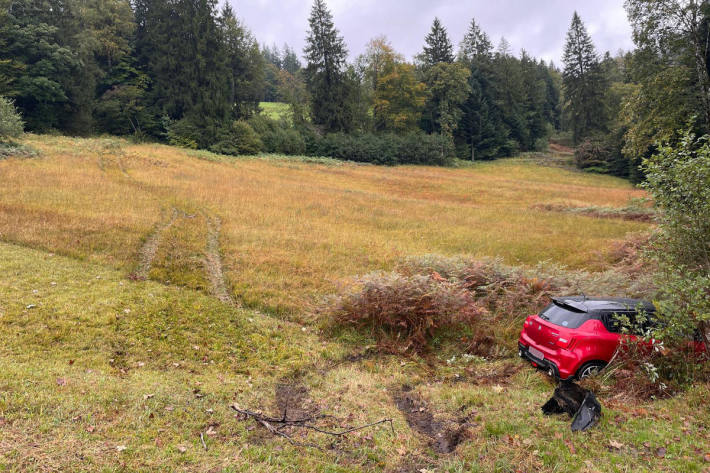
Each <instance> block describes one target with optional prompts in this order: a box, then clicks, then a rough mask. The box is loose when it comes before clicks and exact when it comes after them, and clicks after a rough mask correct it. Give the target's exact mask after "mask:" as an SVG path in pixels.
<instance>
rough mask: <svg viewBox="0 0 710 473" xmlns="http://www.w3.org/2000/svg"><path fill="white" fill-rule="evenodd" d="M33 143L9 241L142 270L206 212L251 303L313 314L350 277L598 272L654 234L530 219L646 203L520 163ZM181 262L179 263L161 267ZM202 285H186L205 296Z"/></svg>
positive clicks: (9, 222)
mask: <svg viewBox="0 0 710 473" xmlns="http://www.w3.org/2000/svg"><path fill="white" fill-rule="evenodd" d="M26 141H27V143H28V144H30V145H31V146H33V147H35V148H37V149H38V150H40V152H41V157H40V158H37V159H28V160H12V159H10V160H7V161H4V162H0V176H2V186H0V235H1V236H0V238H1V239H2V240H4V241H8V242H17V243H21V244H23V245H29V246H32V247H36V248H42V249H46V250H49V251H53V252H57V253H60V254H66V255H70V256H73V257H79V258H85V259H88V260H93V261H97V262H101V263H108V264H111V265H113V266H114V267H117V268H121V269H125V270H127V271H130V270H132V269H134V268H135V267H136V266H137V265H138V259H139V255H138V251H139V249H140V247H141V244H142V242H143V241H144V240H145V239H146V238H147V237H148V235H150V234H151V232H152V231H153V229H154V228H155V227H156V225H157V224H158V222H159V221H160V219H161V218H163V217H164V215H165V214H166V212H167V213H169V212H170V211H172V209H173V208H176V209H178V210H180V211H181V212H183V211H184V212H187V213H194V214H196V215H197V219H198V220H199V219H204V218H203V216H202V214H203V213H205V212H207V213H209V214H212V215H215V216H219V217H220V218H221V220H222V233H221V235H220V240H221V245H222V248H221V249H222V253H223V257H224V263H225V267H226V275H227V277H228V279H229V281H230V283H231V286H232V289H233V291H234V293H235V295H236V296H237V298H238V299H242V300H244V301H245V302H246V303H247V304H249V305H251V304H254V305H259V306H261V307H264V308H269V309H271V310H275V311H278V312H282V311H291V310H293V309H294V308H302V307H303V306H304V304H307V303H310V302H312V301H313V300H314V298H315V297H317V296H318V295H319V294H323V293H324V292H327V291H329V290H331V289H332V288H333V285H334V283H335V282H336V281H337V280H338V279H340V278H343V277H347V276H350V275H353V274H361V273H363V272H367V271H370V270H373V269H378V268H388V267H390V266H391V265H392V264H393V262H394V261H395V260H396V259H397V258H400V257H402V256H406V255H418V254H426V253H441V254H444V255H451V254H465V255H472V256H484V255H485V256H501V257H503V258H504V259H505V260H506V262H508V263H514V264H534V263H536V262H538V261H541V260H552V261H555V262H559V263H563V264H566V265H569V266H571V267H585V266H588V263H589V261H590V260H591V259H593V258H594V255H595V254H596V253H597V252H599V251H600V250H603V249H605V248H606V247H607V246H608V245H609V243H610V242H611V241H612V240H615V239H620V238H623V237H624V235H625V234H627V233H628V232H632V231H638V230H641V229H644V228H645V225H643V224H639V223H632V222H624V221H616V220H598V219H593V218H588V217H583V216H575V215H566V214H556V213H551V212H544V211H536V210H531V209H530V206H531V205H533V204H537V203H548V202H566V203H571V204H575V205H581V204H584V205H602V206H612V207H614V206H623V205H625V204H626V203H627V202H628V200H629V198H631V197H639V196H642V195H643V193H642V191H639V190H635V189H633V188H632V187H631V186H630V185H629V184H628V183H626V182H624V181H622V180H619V179H615V178H612V177H603V176H597V175H588V174H582V173H575V172H570V171H566V170H562V169H557V168H552V167H542V166H537V165H534V164H530V163H525V162H523V161H521V160H503V161H498V162H494V163H487V164H479V165H477V166H474V167H471V168H463V169H446V168H435V167H414V166H404V167H396V168H385V167H377V166H362V165H355V164H349V163H323V164H318V163H304V162H300V161H298V160H288V159H282V160H279V159H273V158H270V159H254V158H252V159H228V158H224V157H219V156H216V155H210V154H209V153H200V152H190V151H185V150H181V149H178V148H173V147H168V146H160V145H132V144H130V143H129V142H126V141H123V140H119V139H88V140H87V139H72V138H66V137H45V136H43V137H39V136H31V135H30V136H29V137H27V139H26ZM200 158H204V159H200ZM220 161H221V162H220ZM180 226H183V227H185V221H184V219H183V224H182V225H180ZM180 226H178V225H176V228H172V229H171V231H172V232H173V233H174V232H175V231H179V228H177V227H180ZM187 227H190V228H188V231H187V233H189V238H185V240H187V241H189V242H190V243H189V244H190V245H192V248H190V249H182V250H179V251H182V252H183V253H184V252H185V251H188V252H192V253H193V254H197V253H199V251H200V250H201V248H200V245H201V244H202V243H201V242H200V241H199V238H197V237H196V235H197V234H199V232H200V230H199V229H198V228H195V225H194V224H189V223H188V224H187ZM203 231H204V230H203ZM167 236H169V235H167ZM193 237H194V238H193ZM175 241H178V240H175ZM167 251H168V250H166V249H163V250H160V251H159V252H158V253H159V254H158V257H160V255H161V254H163V257H165V253H166V252H167ZM172 251H178V250H175V249H173V250H172ZM166 264H167V265H168V266H169V265H170V264H173V266H174V265H175V264H176V263H175V262H174V261H173V262H167V263H159V262H158V263H157V265H156V267H161V265H162V267H165V265H166ZM163 273H165V271H162V272H161V271H158V270H156V271H153V276H156V277H157V278H158V279H160V278H164V277H165V274H163ZM188 279H189V278H186V277H176V279H175V280H177V281H183V282H186V283H187V284H188V285H191V286H193V287H196V286H200V285H201V281H199V280H193V281H190V280H188Z"/></svg>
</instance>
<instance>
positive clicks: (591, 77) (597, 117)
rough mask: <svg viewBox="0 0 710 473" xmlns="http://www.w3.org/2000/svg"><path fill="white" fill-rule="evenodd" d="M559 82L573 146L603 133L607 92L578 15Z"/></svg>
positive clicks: (566, 44)
mask: <svg viewBox="0 0 710 473" xmlns="http://www.w3.org/2000/svg"><path fill="white" fill-rule="evenodd" d="M562 60H563V62H564V64H565V68H564V71H563V73H562V81H563V87H564V94H565V104H564V107H565V112H566V113H567V115H568V119H569V122H570V125H571V127H572V135H573V138H574V142H575V143H579V142H580V140H581V139H582V138H584V137H586V136H589V135H591V134H593V133H594V132H600V131H604V130H605V126H606V121H607V118H606V111H605V103H604V96H605V95H606V91H607V88H608V84H607V80H606V77H605V75H604V71H603V69H602V68H601V65H600V62H599V57H598V56H597V53H596V50H595V48H594V44H593V43H592V39H591V38H590V37H589V34H588V33H587V30H586V28H585V27H584V24H583V23H582V19H581V18H580V17H579V15H578V14H577V12H575V13H574V16H573V17H572V24H571V25H570V28H569V31H568V32H567V41H566V43H565V49H564V56H563V59H562Z"/></svg>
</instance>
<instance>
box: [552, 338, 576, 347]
mask: <svg viewBox="0 0 710 473" xmlns="http://www.w3.org/2000/svg"><path fill="white" fill-rule="evenodd" d="M572 342H574V338H564V337H560V338H558V339H557V342H555V345H557V346H558V347H560V348H565V349H566V348H569V347H571V346H572Z"/></svg>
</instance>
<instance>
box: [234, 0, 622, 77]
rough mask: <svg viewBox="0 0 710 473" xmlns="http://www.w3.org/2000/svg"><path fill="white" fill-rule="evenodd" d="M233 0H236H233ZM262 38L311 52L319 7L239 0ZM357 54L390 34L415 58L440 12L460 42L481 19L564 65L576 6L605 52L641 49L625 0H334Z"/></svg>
mask: <svg viewBox="0 0 710 473" xmlns="http://www.w3.org/2000/svg"><path fill="white" fill-rule="evenodd" d="M228 1H229V0H228ZM231 1H232V6H233V7H234V8H235V10H236V12H237V15H238V16H239V17H240V18H242V19H243V20H244V22H245V23H246V25H247V26H248V27H249V28H250V29H251V31H252V32H253V33H254V36H255V37H256V38H257V39H258V40H259V42H261V43H264V44H277V45H279V46H281V45H283V44H284V43H288V44H289V45H291V46H292V47H293V48H294V49H295V50H296V51H297V52H300V51H302V50H303V45H304V42H305V37H306V30H307V27H308V24H307V20H308V14H309V12H310V8H311V2H310V1H308V0H238V1H237V0H231ZM327 3H328V6H329V8H330V9H331V11H332V12H333V16H334V20H335V24H336V26H337V28H338V29H339V30H340V32H341V34H342V35H343V36H344V37H345V41H346V43H347V45H348V48H349V50H350V56H351V58H353V57H355V56H357V55H358V54H360V53H362V52H363V51H364V49H365V45H366V44H367V42H368V41H369V40H370V39H371V38H373V37H375V36H378V35H383V34H384V35H385V36H387V38H388V39H389V40H390V41H391V42H392V45H393V46H394V48H395V49H396V50H397V51H398V52H400V53H402V54H404V55H405V56H406V57H408V58H412V57H413V56H414V55H416V54H418V53H419V52H420V51H421V49H422V45H423V43H424V36H425V35H426V34H427V32H428V31H429V28H430V26H431V23H432V21H433V19H434V17H435V16H438V17H439V18H440V19H441V21H442V22H443V23H444V25H445V26H446V27H447V29H448V31H449V36H450V37H451V40H452V41H453V42H454V44H455V45H457V44H458V42H459V41H460V40H461V38H462V37H463V35H464V33H465V32H466V28H467V27H468V24H469V22H470V20H471V18H475V19H476V21H477V22H478V23H479V24H480V25H481V27H482V28H483V29H484V31H486V32H487V33H488V34H489V35H490V36H491V39H492V40H493V43H494V44H497V43H498V41H499V40H500V38H501V37H502V36H505V38H506V39H507V40H508V42H509V43H510V44H511V47H512V50H513V51H514V52H516V53H517V52H519V51H520V50H521V49H525V50H526V51H528V52H529V53H530V54H532V55H533V56H535V57H539V58H543V59H545V60H553V61H555V63H557V64H560V63H561V59H560V58H561V56H562V48H563V45H564V40H565V33H566V32H567V28H568V27H569V23H570V20H571V18H572V14H573V12H574V11H575V10H576V11H577V12H579V14H580V15H581V17H582V20H583V21H584V23H585V24H586V26H587V29H588V30H589V32H590V34H591V35H592V39H593V40H594V43H595V45H596V46H597V50H598V51H599V52H600V53H603V52H604V51H611V52H612V53H615V52H616V51H617V50H619V49H623V50H629V49H631V48H632V47H633V42H632V40H631V28H630V26H629V24H628V21H627V18H626V13H625V12H624V9H623V0H593V1H590V0H586V1H585V0H487V1H486V0H472V1H426V0H410V1H406V2H401V1H395V0H358V1H352V0H327Z"/></svg>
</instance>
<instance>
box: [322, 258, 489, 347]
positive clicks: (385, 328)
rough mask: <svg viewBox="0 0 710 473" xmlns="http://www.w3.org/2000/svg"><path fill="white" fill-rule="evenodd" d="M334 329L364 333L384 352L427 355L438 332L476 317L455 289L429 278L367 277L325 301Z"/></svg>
mask: <svg viewBox="0 0 710 473" xmlns="http://www.w3.org/2000/svg"><path fill="white" fill-rule="evenodd" d="M326 311H327V312H328V313H329V314H330V316H331V317H332V319H331V320H332V322H334V323H335V324H337V325H344V326H350V327H356V328H359V329H364V330H367V331H368V332H369V333H370V335H372V336H373V337H374V338H375V339H376V340H377V342H378V345H379V346H380V347H381V348H383V349H385V350H387V351H398V352H402V351H407V350H414V351H417V352H423V351H426V350H427V349H428V348H429V344H430V342H431V340H432V338H433V337H434V335H435V334H436V333H437V331H439V330H441V329H447V328H448V329H452V328H456V327H459V326H461V325H470V324H472V323H473V322H474V321H475V318H476V317H477V316H478V315H479V314H480V313H481V309H480V308H479V307H478V306H477V305H476V304H474V303H473V300H472V299H471V297H470V296H469V294H468V293H467V292H466V291H464V290H462V289H461V288H460V287H458V286H457V285H456V284H453V283H451V282H448V281H445V280H443V279H441V278H436V277H433V276H430V275H414V276H403V275H401V274H398V273H379V272H378V273H371V274H368V275H366V276H364V277H362V278H359V279H357V280H355V282H354V283H353V284H352V286H350V288H349V289H348V290H347V291H346V292H345V293H344V294H341V295H339V296H336V297H334V298H332V299H330V300H329V301H328V304H327V306H326Z"/></svg>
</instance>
